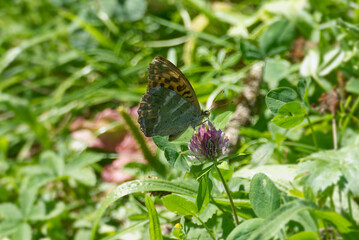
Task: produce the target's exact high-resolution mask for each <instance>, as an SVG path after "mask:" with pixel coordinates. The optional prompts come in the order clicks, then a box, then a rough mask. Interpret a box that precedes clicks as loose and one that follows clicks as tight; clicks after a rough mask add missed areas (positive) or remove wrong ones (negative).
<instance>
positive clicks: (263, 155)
mask: <svg viewBox="0 0 359 240" xmlns="http://www.w3.org/2000/svg"><path fill="white" fill-rule="evenodd" d="M274 149H275V144H274V143H273V142H268V143H265V144H262V145H261V146H260V147H259V148H257V149H256V150H255V151H254V152H253V154H252V156H251V164H252V165H253V166H258V165H264V164H266V163H267V162H268V160H269V159H270V157H271V156H272V154H273V152H274Z"/></svg>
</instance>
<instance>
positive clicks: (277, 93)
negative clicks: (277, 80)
mask: <svg viewBox="0 0 359 240" xmlns="http://www.w3.org/2000/svg"><path fill="white" fill-rule="evenodd" d="M296 98H297V93H296V92H295V91H294V90H293V89H291V88H287V87H280V88H276V89H273V90H271V91H270V92H269V93H268V94H267V96H266V98H265V101H266V104H267V107H268V108H269V110H271V111H272V113H278V110H279V108H280V107H281V106H283V105H284V104H286V103H289V102H293V101H294V100H295V99H296Z"/></svg>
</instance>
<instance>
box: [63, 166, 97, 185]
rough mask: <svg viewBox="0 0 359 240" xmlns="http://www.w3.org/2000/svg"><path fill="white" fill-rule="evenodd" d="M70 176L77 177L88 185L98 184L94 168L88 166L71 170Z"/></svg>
mask: <svg viewBox="0 0 359 240" xmlns="http://www.w3.org/2000/svg"><path fill="white" fill-rule="evenodd" d="M68 176H70V177H72V178H74V179H76V180H77V181H79V182H81V183H82V184H84V185H87V186H95V185H96V174H95V172H94V170H93V168H90V167H86V168H82V169H75V170H73V171H71V172H70V173H69V174H68Z"/></svg>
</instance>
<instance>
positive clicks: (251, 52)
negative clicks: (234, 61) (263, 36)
mask: <svg viewBox="0 0 359 240" xmlns="http://www.w3.org/2000/svg"><path fill="white" fill-rule="evenodd" d="M240 44H241V45H240V47H241V51H242V54H243V58H244V59H247V60H258V59H262V58H263V57H264V56H263V54H262V53H261V51H260V49H259V48H258V47H257V46H256V45H255V43H252V42H250V41H247V40H242V41H241V43H240Z"/></svg>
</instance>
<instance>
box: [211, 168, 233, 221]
mask: <svg viewBox="0 0 359 240" xmlns="http://www.w3.org/2000/svg"><path fill="white" fill-rule="evenodd" d="M214 167H215V168H216V170H217V172H218V175H219V177H220V178H221V181H222V183H223V186H224V189H225V190H226V193H227V196H228V199H229V202H230V203H231V207H232V212H233V214H234V219H235V220H236V225H238V224H239V220H238V216H237V212H236V208H235V207H234V203H233V199H232V196H231V193H230V192H229V189H228V186H227V183H226V181H225V180H224V178H223V176H222V173H221V170H219V168H218V167H217V165H214Z"/></svg>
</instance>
